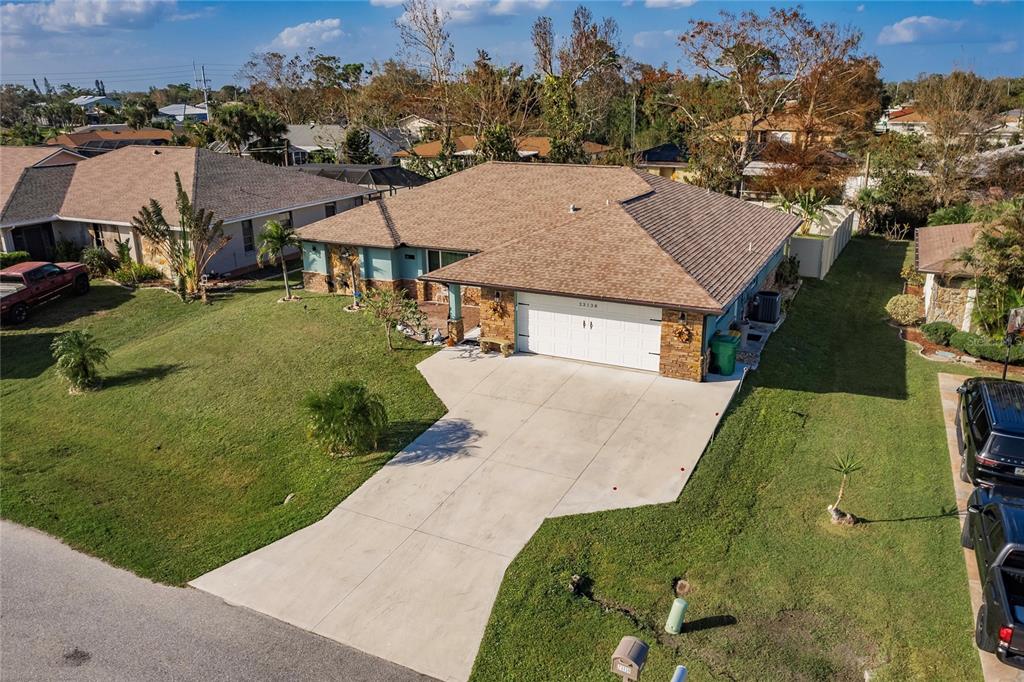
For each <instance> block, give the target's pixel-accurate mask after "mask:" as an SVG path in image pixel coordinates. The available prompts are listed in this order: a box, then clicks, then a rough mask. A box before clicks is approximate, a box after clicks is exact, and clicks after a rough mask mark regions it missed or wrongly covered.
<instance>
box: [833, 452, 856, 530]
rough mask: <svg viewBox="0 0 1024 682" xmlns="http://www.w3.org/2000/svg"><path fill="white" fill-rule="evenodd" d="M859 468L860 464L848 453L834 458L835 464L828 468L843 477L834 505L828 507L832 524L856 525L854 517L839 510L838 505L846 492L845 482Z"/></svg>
mask: <svg viewBox="0 0 1024 682" xmlns="http://www.w3.org/2000/svg"><path fill="white" fill-rule="evenodd" d="M861 468H862V467H861V463H860V462H859V461H857V459H856V458H855V457H854V456H853V455H851V454H849V453H847V454H845V455H841V456H838V457H836V461H835V464H834V465H832V466H830V467H829V469H831V470H832V471H835V472H838V473H840V474H842V476H843V480H842V482H841V483H840V484H839V495H838V496H837V497H836V501H835V504H830V505H829V506H828V512H829V514H831V515H832V523H845V524H853V523H856V517H855V516H854V515H853V514H849V513H847V512H844V511H843V510H842V509H840V508H839V503H840V502H842V501H843V494H844V493H845V492H846V482H847V481H848V480H849V479H850V475H851V474H853V473H854V472H855V471H860V469H861Z"/></svg>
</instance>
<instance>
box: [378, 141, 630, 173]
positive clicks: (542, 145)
mask: <svg viewBox="0 0 1024 682" xmlns="http://www.w3.org/2000/svg"><path fill="white" fill-rule="evenodd" d="M452 143H453V144H454V146H455V152H454V155H455V156H456V157H458V158H462V159H464V160H465V161H466V165H471V164H472V163H473V162H474V161H475V160H476V145H477V138H476V135H456V136H455V137H453V138H452ZM517 149H518V151H519V157H520V158H521V159H523V160H524V161H531V160H533V159H537V160H540V161H546V160H547V159H548V157H549V156H550V155H551V138H550V137H542V136H536V135H531V136H527V137H523V138H521V139H520V140H519V143H518V145H517ZM611 149H612V148H611V147H609V146H608V145H604V144H598V143H597V142H584V143H583V151H584V152H585V153H586V154H587V156H589V157H590V159H591V160H594V159H597V158H600V157H601V156H603V155H605V154H607V153H608V152H610V151H611ZM440 155H441V141H440V140H433V141H432V142H424V143H422V144H418V145H416V146H415V147H413V148H412V149H409V150H404V149H403V150H402V151H399V152H397V153H396V154H395V158H397V159H398V160H399V163H401V164H402V165H403V166H408V165H409V163H410V161H411V160H412V159H415V158H420V159H423V160H424V161H426V162H428V163H430V162H433V161H436V160H437V158H438V157H439V156H440Z"/></svg>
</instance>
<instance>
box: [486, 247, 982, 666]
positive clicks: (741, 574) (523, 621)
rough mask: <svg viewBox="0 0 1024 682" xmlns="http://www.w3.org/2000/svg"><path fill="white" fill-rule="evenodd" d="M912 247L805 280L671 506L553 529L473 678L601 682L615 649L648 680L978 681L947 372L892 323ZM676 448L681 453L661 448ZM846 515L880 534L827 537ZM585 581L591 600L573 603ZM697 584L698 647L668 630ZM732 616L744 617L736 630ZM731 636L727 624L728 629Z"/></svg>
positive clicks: (493, 623)
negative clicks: (949, 445) (844, 463)
mask: <svg viewBox="0 0 1024 682" xmlns="http://www.w3.org/2000/svg"><path fill="white" fill-rule="evenodd" d="M907 256H908V254H907V246H906V245H905V244H891V243H886V242H883V241H878V240H862V239H858V240H854V241H853V242H851V243H850V245H849V246H848V247H847V250H846V252H845V253H844V254H843V256H842V258H841V259H840V260H839V262H838V263H837V265H836V267H835V268H834V270H833V272H832V274H830V276H829V278H828V279H827V280H826V281H823V282H817V281H808V282H805V283H804V287H803V289H802V290H801V292H800V294H799V295H798V297H797V299H796V300H795V302H794V305H793V308H792V311H791V313H790V316H789V319H788V320H787V322H786V324H785V325H784V326H783V327H782V329H781V330H780V331H779V332H778V333H776V334H775V335H774V336H773V337H772V339H771V340H770V342H769V344H768V348H767V350H766V352H765V354H764V355H763V357H762V363H761V369H760V370H758V371H757V372H755V373H753V374H752V375H750V377H749V378H748V380H747V382H746V385H745V386H744V388H743V390H742V392H741V394H740V395H739V396H738V398H737V400H736V402H735V403H734V405H735V406H734V408H733V409H732V410H731V411H730V413H729V414H728V415H727V418H726V419H725V421H724V423H723V425H722V428H721V431H720V432H719V434H718V435H717V437H716V438H715V440H714V443H713V445H712V446H711V448H710V449H709V451H708V452H707V453H706V454H705V455H704V457H703V459H702V460H701V462H700V465H699V467H698V468H697V470H696V471H695V472H694V475H693V477H692V478H691V479H690V482H689V483H688V485H687V486H686V489H685V490H684V491H683V493H682V495H681V496H680V498H679V500H678V501H677V502H675V503H672V504H665V505H657V506H649V507H642V508H638V509H627V510H620V511H613V512H602V513H596V514H589V515H582V516H573V517H565V518H559V519H549V520H548V521H546V522H545V523H544V525H543V526H542V527H541V529H540V531H539V532H538V533H537V534H536V535H535V536H534V538H533V540H532V541H531V542H530V543H529V544H528V545H527V547H526V548H525V549H524V550H523V551H522V553H520V555H519V556H518V557H517V558H516V559H515V561H514V562H513V563H512V565H511V567H510V568H509V570H508V572H507V573H506V575H505V580H504V583H503V585H502V588H501V592H500V594H499V596H498V600H497V603H496V605H495V607H494V610H493V612H492V614H491V620H490V623H489V625H488V628H487V633H486V635H485V638H484V642H483V644H482V646H481V649H480V654H479V655H478V657H477V661H476V667H475V669H474V672H473V679H474V680H477V681H481V680H507V679H516V680H603V679H612V676H611V675H610V674H609V673H608V672H607V670H608V667H609V659H610V656H611V652H612V651H613V649H614V648H615V645H616V644H617V643H618V640H619V638H620V637H621V636H622V635H626V634H635V635H637V636H639V637H641V638H642V639H644V640H646V641H647V642H649V643H651V645H652V648H651V653H650V658H649V659H648V666H647V669H646V670H645V671H644V677H645V678H646V679H650V680H667V679H669V677H670V676H671V673H672V670H673V669H674V667H675V665H676V664H677V663H684V664H686V665H687V666H688V667H689V668H690V670H691V672H692V677H691V679H694V680H704V679H743V680H753V679H758V680H810V679H814V680H863V679H864V671H865V670H872V671H874V674H875V677H874V678H873V679H876V680H907V679H919V680H924V679H927V680H977V679H979V678H980V677H981V675H980V666H979V664H978V655H977V653H976V651H975V649H974V645H973V638H972V633H973V628H972V625H973V617H972V614H971V613H970V606H969V600H968V594H967V578H966V574H965V570H964V560H963V556H962V554H961V552H960V549H959V543H958V535H959V526H958V522H957V519H956V517H955V516H954V515H952V514H951V513H950V512H951V510H954V509H955V498H954V494H953V488H952V482H951V475H950V467H949V457H948V454H947V449H946V439H945V434H944V429H943V419H942V413H941V408H940V402H939V395H938V390H937V380H936V374H937V373H938V372H940V371H956V368H955V367H950V366H949V365H942V364H939V363H934V362H930V361H927V360H924V359H922V358H920V357H919V356H917V355H916V353H915V352H914V350H913V349H912V348H910V347H909V346H906V345H905V344H904V343H903V342H902V341H900V340H899V339H898V338H897V336H896V331H895V330H894V329H893V328H891V327H889V326H888V325H887V324H886V323H885V322H884V319H883V318H884V310H883V306H884V304H885V302H886V301H887V300H888V298H889V297H890V296H892V295H893V294H896V293H899V291H900V280H899V271H900V267H901V265H902V264H903V262H904V260H905V258H907ZM666 445H668V444H666ZM847 452H852V453H855V454H856V456H857V457H859V458H860V459H861V460H862V462H863V464H864V469H863V471H862V472H859V473H857V474H854V476H853V479H852V483H851V486H850V488H849V494H848V497H847V499H846V501H845V503H844V504H843V507H844V508H845V509H847V510H848V511H851V512H853V513H855V514H857V515H858V516H861V517H863V518H865V519H867V520H868V521H870V522H869V523H865V524H863V525H860V526H858V527H855V528H852V529H846V528H837V527H834V526H832V525H831V524H829V522H828V520H827V513H826V511H825V507H826V505H828V504H830V503H831V502H832V501H833V499H834V496H835V494H836V491H837V488H838V484H839V478H838V475H837V474H836V473H835V472H833V471H830V470H829V468H828V467H829V465H830V464H831V463H832V461H833V460H834V458H835V456H836V455H837V454H840V453H847ZM574 573H578V574H581V575H584V576H586V578H587V579H588V580H589V581H591V584H592V588H591V590H592V594H593V597H594V600H591V599H589V598H587V597H583V596H581V597H574V596H572V594H571V593H570V591H569V590H568V589H567V586H568V584H569V580H570V576H571V575H573V574H574ZM677 577H685V578H686V579H687V580H688V581H689V583H690V585H691V587H692V591H691V593H690V595H689V596H688V599H689V601H690V610H689V612H688V614H687V620H688V621H689V622H690V623H691V624H692V625H691V628H693V630H692V631H691V632H687V633H684V634H683V635H681V636H677V637H672V636H668V635H665V634H664V633H663V632H662V627H663V625H664V623H665V618H666V616H667V614H668V610H669V606H670V604H671V601H672V599H673V597H674V594H673V592H672V585H673V579H674V578H677ZM733 621H734V622H733ZM730 623H731V624H730Z"/></svg>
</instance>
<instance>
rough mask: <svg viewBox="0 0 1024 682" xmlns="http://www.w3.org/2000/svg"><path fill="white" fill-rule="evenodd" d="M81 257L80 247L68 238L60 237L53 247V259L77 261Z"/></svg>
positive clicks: (65, 261)
mask: <svg viewBox="0 0 1024 682" xmlns="http://www.w3.org/2000/svg"><path fill="white" fill-rule="evenodd" d="M81 257H82V247H81V246H79V245H78V244H76V243H74V242H73V241H71V240H70V239H61V240H60V241H59V242H57V246H56V247H54V255H53V259H54V260H56V261H58V262H63V263H69V262H71V261H77V260H78V259H79V258H81Z"/></svg>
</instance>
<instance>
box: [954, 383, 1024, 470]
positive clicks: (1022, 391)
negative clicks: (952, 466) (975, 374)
mask: <svg viewBox="0 0 1024 682" xmlns="http://www.w3.org/2000/svg"><path fill="white" fill-rule="evenodd" d="M957 393H959V394H960V406H959V409H958V410H957V413H956V437H957V442H958V444H959V446H960V456H961V457H962V458H963V460H962V461H961V463H960V478H961V479H963V480H964V481H966V482H968V483H973V484H974V485H988V486H991V485H995V484H998V483H1008V484H1013V485H1024V384H1022V383H1019V382H1016V381H1001V380H999V379H982V378H977V379H968V380H967V381H965V382H964V383H963V385H962V386H960V388H958V389H957Z"/></svg>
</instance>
